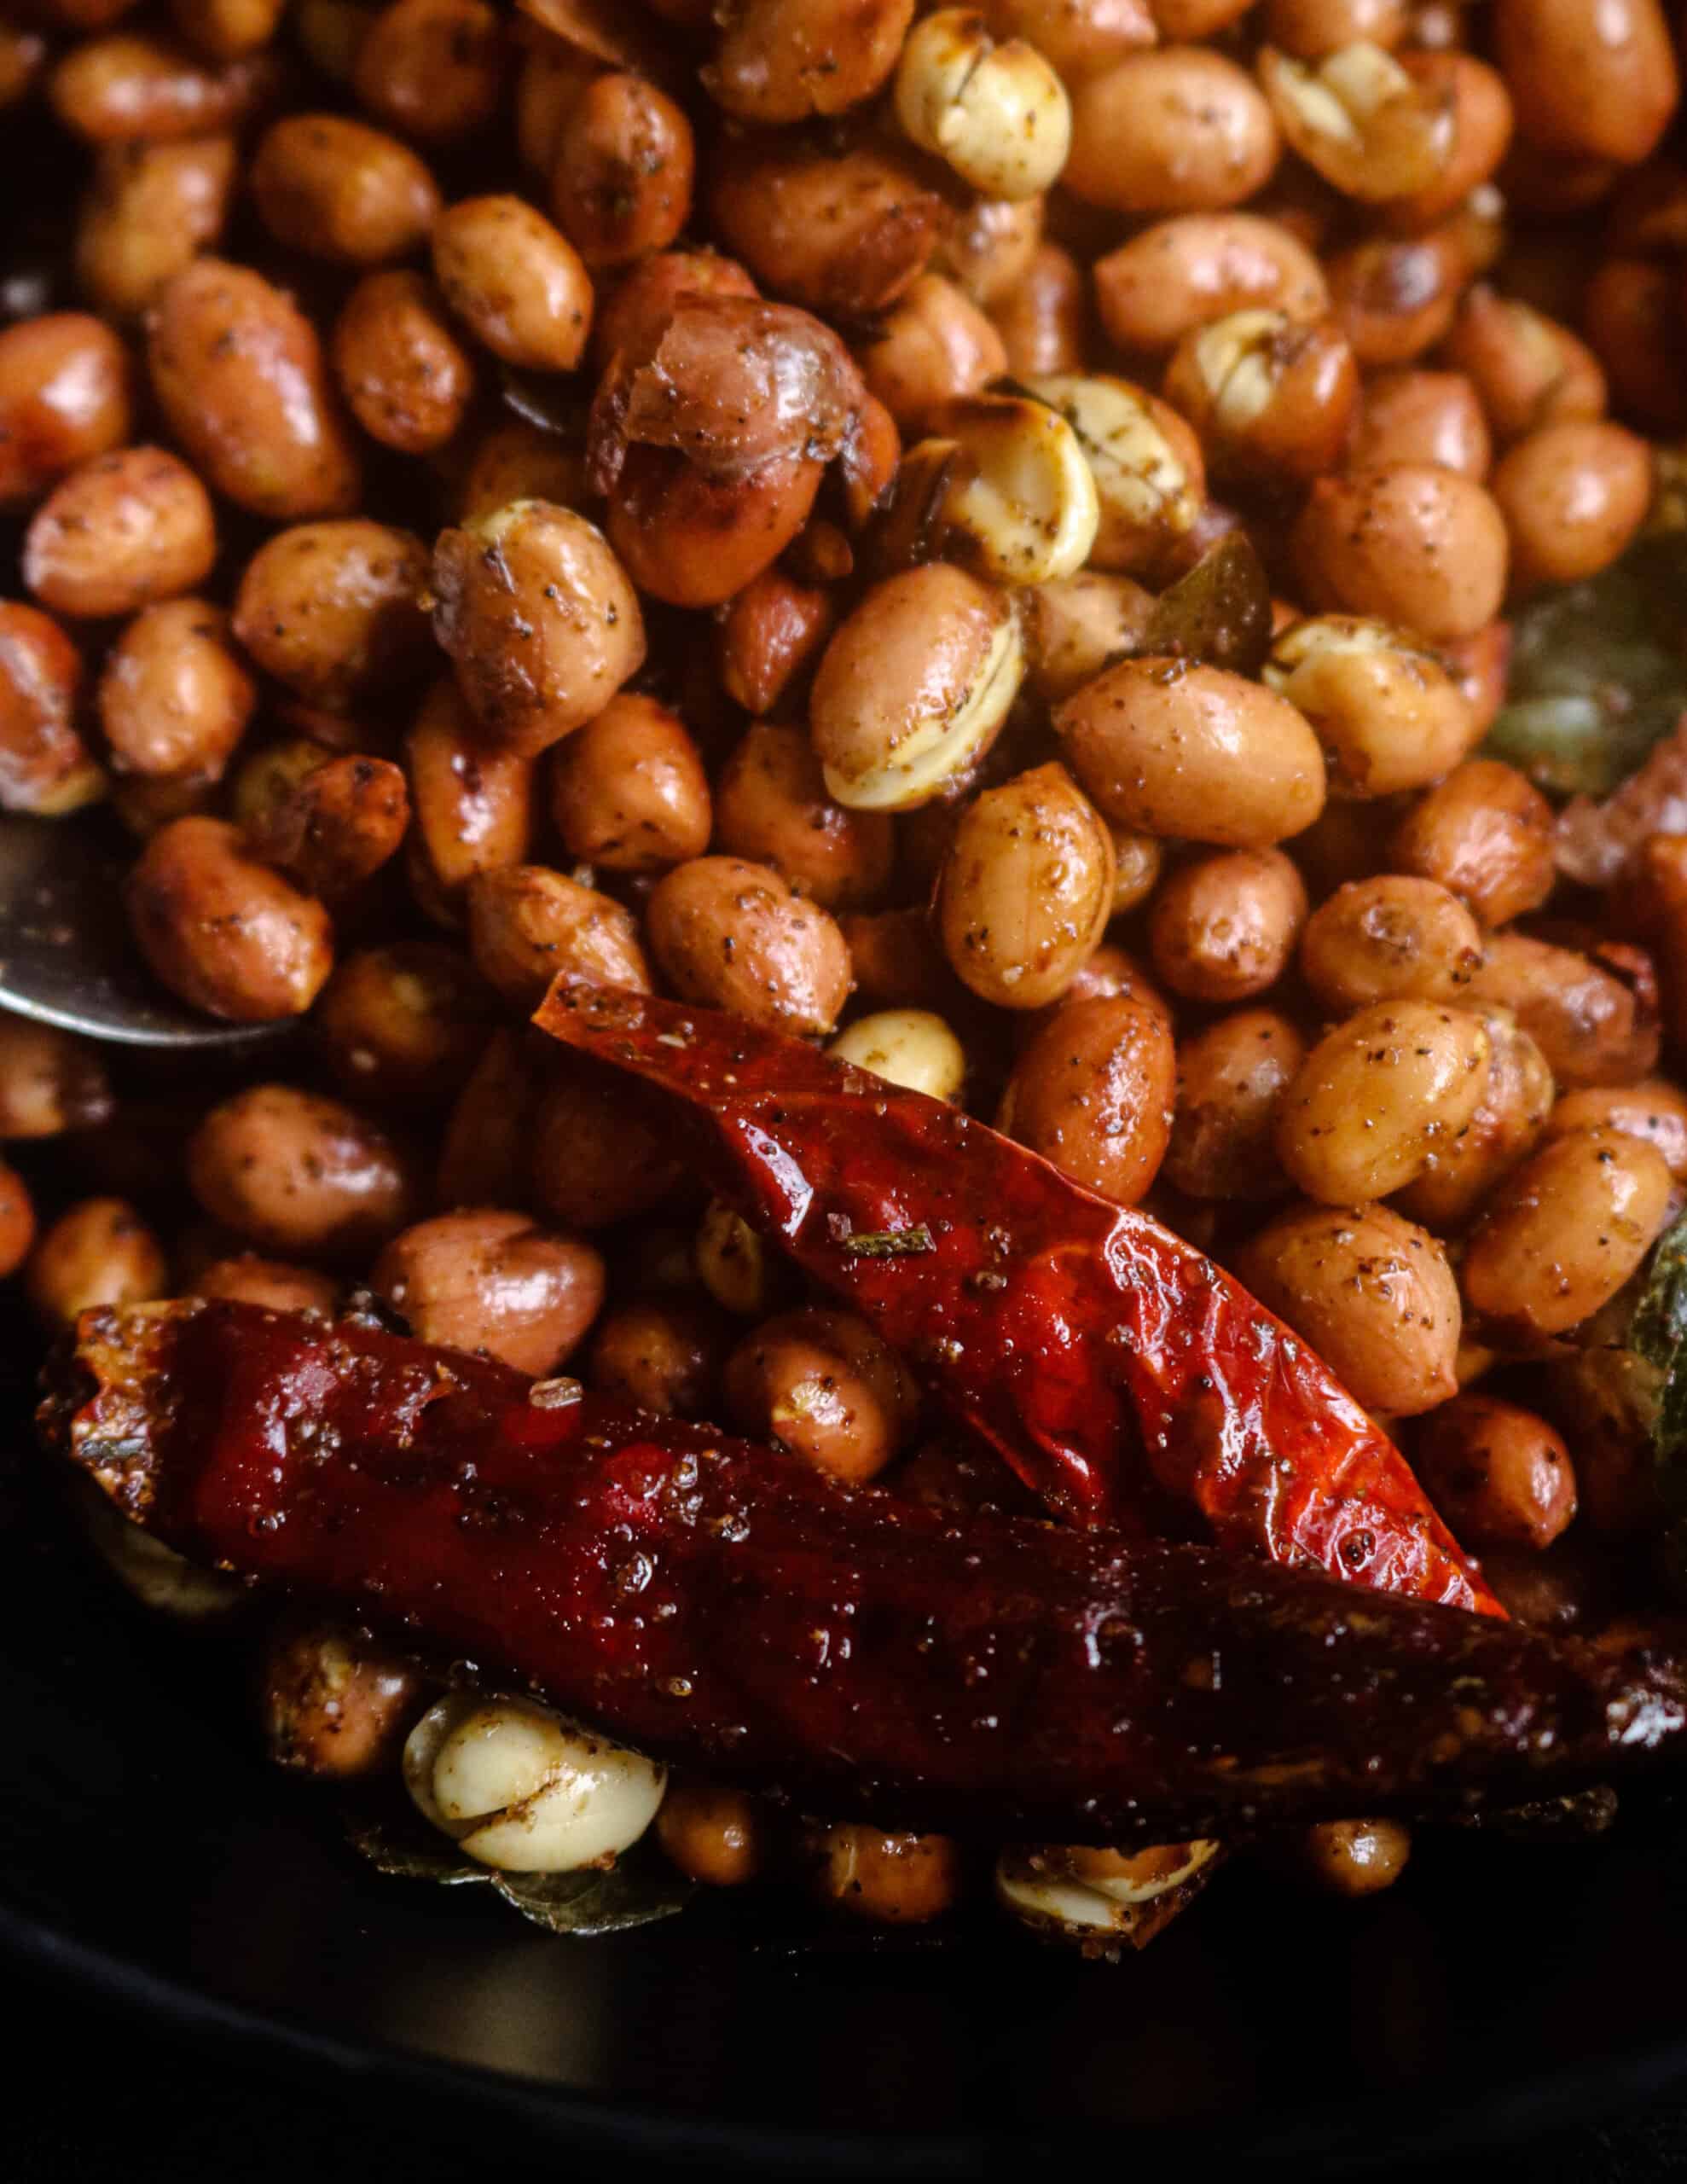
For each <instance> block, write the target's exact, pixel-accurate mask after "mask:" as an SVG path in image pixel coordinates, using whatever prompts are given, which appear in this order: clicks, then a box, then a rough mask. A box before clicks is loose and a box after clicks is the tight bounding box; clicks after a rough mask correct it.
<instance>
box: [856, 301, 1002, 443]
mask: <svg viewBox="0 0 1687 2184" xmlns="http://www.w3.org/2000/svg"><path fill="white" fill-rule="evenodd" d="M861 369H862V371H863V372H864V374H865V375H866V378H867V385H868V386H869V387H870V388H871V389H872V392H873V393H874V394H876V395H877V396H878V399H879V400H880V401H881V402H882V403H883V404H884V406H885V408H886V409H887V410H889V411H890V415H892V416H893V417H894V418H895V419H896V422H897V424H898V425H899V426H900V427H901V428H902V430H903V431H904V432H905V433H910V432H919V431H923V430H925V428H926V427H928V426H930V424H931V422H932V420H933V418H934V416H935V415H936V413H937V412H938V411H939V410H941V409H942V405H943V404H945V403H947V402H949V401H952V400H953V399H954V397H956V396H957V395H962V394H975V393H977V391H978V389H979V388H980V387H983V386H988V383H989V382H990V380H993V379H999V378H1000V376H1001V375H1002V374H1003V373H1004V372H1005V371H1006V369H1007V351H1006V350H1005V349H1004V348H1003V346H1002V342H1001V336H1000V334H998V333H997V332H996V329H995V328H994V326H993V325H992V324H991V323H990V322H989V320H988V318H986V317H985V316H984V314H983V311H980V310H979V308H978V306H977V304H975V303H971V302H970V301H969V300H968V299H967V298H966V296H965V295H964V294H963V293H962V292H961V290H960V289H959V288H956V286H955V285H954V282H953V281H946V280H944V279H943V278H942V276H941V275H939V274H936V273H922V274H921V275H920V276H919V278H918V279H917V280H916V281H915V282H913V286H912V287H911V288H909V289H908V292H907V294H906V295H905V296H902V297H901V298H900V299H898V300H897V301H896V303H895V304H894V305H892V306H891V308H890V311H889V312H888V313H887V315H886V317H885V318H884V322H883V323H882V324H881V326H880V328H879V329H878V332H877V333H876V334H875V335H874V337H873V339H872V340H871V341H870V342H869V343H867V346H865V347H864V348H863V349H862V351H861Z"/></svg>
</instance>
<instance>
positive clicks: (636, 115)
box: [551, 71, 696, 265]
mask: <svg viewBox="0 0 1687 2184" xmlns="http://www.w3.org/2000/svg"><path fill="white" fill-rule="evenodd" d="M695 161H696V152H695V148H694V146H693V142H692V132H691V124H690V122H689V121H687V119H686V117H685V114H684V113H683V111H682V110H681V108H680V107H677V106H675V103H674V102H673V101H672V100H671V99H670V98H669V97H668V96H666V94H665V93H664V92H662V91H659V90H658V89H657V88H656V86H655V84H649V83H646V81H645V80H644V78H642V77H640V76H634V75H629V74H626V73H622V72H620V71H614V72H612V73H609V74H606V75H602V76H595V77H594V78H593V79H592V80H591V82H590V83H589V84H587V86H586V88H585V90H583V92H582V93H581V95H580V96H579V98H578V99H577V101H576V102H575V103H574V106H573V107H572V108H571V111H570V113H569V117H568V126H567V127H566V129H565V131H563V133H562V136H561V137H560V138H559V141H558V145H557V157H556V165H555V166H554V168H553V170H552V172H551V211H552V213H553V214H554V217H555V219H556V223H557V225H558V226H559V228H560V229H562V231H563V233H564V235H566V236H567V238H568V240H569V241H570V242H571V243H572V244H573V246H574V247H575V249H576V250H577V251H578V252H579V253H580V255H581V257H582V258H583V259H584V260H585V262H586V264H588V265H623V264H627V263H628V262H629V260H630V259H633V258H642V257H644V256H645V254H646V252H649V251H652V250H666V249H667V247H668V246H669V245H670V243H671V242H672V241H673V240H674V238H675V236H676V235H678V234H679V232H680V230H681V228H683V227H684V226H685V224H686V220H687V216H688V215H689V213H690V212H691V193H692V180H693V168H694V166H695Z"/></svg>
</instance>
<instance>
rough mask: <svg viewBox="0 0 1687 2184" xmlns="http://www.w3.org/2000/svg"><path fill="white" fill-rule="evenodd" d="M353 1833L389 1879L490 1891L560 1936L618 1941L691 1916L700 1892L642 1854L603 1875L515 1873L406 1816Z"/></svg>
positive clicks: (387, 1817)
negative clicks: (632, 1930)
mask: <svg viewBox="0 0 1687 2184" xmlns="http://www.w3.org/2000/svg"><path fill="white" fill-rule="evenodd" d="M345 1833H346V1836H347V1838H348V1840H349V1841H350V1842H351V1845H352V1847H353V1849H354V1850H358V1851H361V1853H362V1856H364V1857H366V1858H367V1859H368V1861H369V1862H370V1864H371V1865H373V1866H375V1867H378V1868H379V1869H380V1872H382V1873H391V1874H393V1875H395V1876H396V1877H397V1878H398V1879H403V1880H426V1881H432V1882H433V1883H434V1885H436V1886H437V1887H441V1888H461V1887H467V1886H473V1885H479V1886H482V1887H485V1888H490V1890H491V1891H492V1892H493V1894H494V1895H495V1896H501V1897H502V1898H503V1900H504V1902H506V1903H507V1904H509V1905H510V1906H511V1908H513V1909H514V1910H517V1911H519V1912H520V1914H521V1915H522V1917H523V1918H524V1919H530V1920H532V1922H533V1924H534V1925H535V1926H543V1927H544V1928H545V1930H546V1931H547V1932H548V1933H553V1934H583V1935H587V1936H590V1935H594V1934H615V1933H621V1932H623V1931H625V1930H626V1929H628V1928H629V1927H631V1926H649V1925H650V1924H651V1922H652V1920H657V1919H670V1918H672V1917H673V1915H674V1914H675V1912H678V1911H683V1910H684V1909H685V1908H686V1905H687V1903H688V1902H690V1900H691V1898H692V1896H693V1895H694V1894H695V1893H696V1891H695V1890H694V1889H693V1886H692V1885H691V1883H690V1882H689V1881H687V1880H685V1879H682V1878H681V1875H680V1874H678V1873H675V1872H673V1871H672V1870H671V1869H670V1868H669V1867H665V1866H664V1864H663V1862H662V1861H661V1860H660V1859H659V1858H658V1857H657V1856H654V1855H653V1854H646V1853H642V1852H641V1851H639V1850H631V1851H629V1853H628V1854H627V1856H625V1857H624V1858H619V1859H617V1861H616V1862H615V1864H614V1865H612V1866H610V1867H606V1868H604V1869H602V1870H599V1869H597V1868H592V1869H590V1870H588V1871H586V1872H584V1873H500V1872H497V1871H496V1870H495V1869H494V1868H493V1867H490V1866H478V1865H476V1864H475V1863H474V1862H473V1860H472V1859H470V1858H465V1857H463V1856H461V1853H460V1852H459V1851H458V1850H456V1849H455V1846H454V1845H453V1844H451V1843H450V1842H449V1840H448V1839H447V1838H445V1837H443V1836H441V1835H437V1834H435V1833H433V1831H432V1829H430V1828H428V1827H426V1825H425V1824H424V1823H423V1822H421V1821H416V1822H415V1825H414V1826H411V1825H410V1824H409V1819H408V1816H407V1815H403V1814H397V1815H394V1814H391V1813H387V1812H383V1813H381V1814H380V1815H372V1814H369V1813H368V1812H362V1811H358V1812H354V1813H349V1814H348V1815H346V1821H345Z"/></svg>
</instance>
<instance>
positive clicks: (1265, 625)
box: [1143, 531, 1271, 675]
mask: <svg viewBox="0 0 1687 2184" xmlns="http://www.w3.org/2000/svg"><path fill="white" fill-rule="evenodd" d="M1143 650H1144V651H1145V653H1174V654H1175V655H1176V656H1177V657H1178V658H1179V659H1198V660H1204V661H1205V662H1206V664H1207V665H1209V667H1227V668H1229V669H1231V670H1232V672H1234V673H1235V674H1238V675H1255V674H1257V673H1258V672H1259V669H1260V665H1261V662H1262V661H1263V660H1264V659H1265V656H1266V654H1267V653H1268V652H1269V651H1270V650H1271V580H1270V578H1268V577H1267V574H1266V572H1265V565H1264V563H1263V562H1262V561H1261V560H1260V557H1259V555H1258V554H1257V553H1256V552H1255V549H1254V545H1253V542H1252V540H1251V539H1250V538H1249V537H1248V534H1247V533H1246V531H1226V533H1225V535H1224V536H1223V537H1221V538H1220V540H1219V541H1218V543H1217V544H1216V545H1215V546H1214V547H1213V548H1212V549H1210V550H1209V552H1207V553H1205V554H1203V555H1202V556H1201V558H1200V560H1199V561H1197V563H1196V564H1195V566H1194V567H1193V568H1192V569H1191V570H1190V571H1189V572H1188V573H1187V574H1186V575H1185V576H1181V577H1180V578H1178V580H1177V582H1176V583H1175V584H1173V585H1172V587H1171V588H1170V590H1168V591H1164V592H1162V594H1161V595H1160V600H1159V603H1158V605H1157V607H1155V610H1154V619H1153V620H1152V621H1151V623H1150V624H1149V627H1148V634H1147V636H1146V637H1145V641H1144V643H1143Z"/></svg>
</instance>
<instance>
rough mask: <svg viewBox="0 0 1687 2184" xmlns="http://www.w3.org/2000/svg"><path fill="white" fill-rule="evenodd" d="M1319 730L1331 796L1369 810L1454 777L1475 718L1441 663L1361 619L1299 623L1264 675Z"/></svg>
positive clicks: (1278, 646)
mask: <svg viewBox="0 0 1687 2184" xmlns="http://www.w3.org/2000/svg"><path fill="white" fill-rule="evenodd" d="M1263 675H1264V680H1265V682H1266V683H1267V687H1268V688H1271V689H1272V690H1275V691H1277V692H1278V693H1279V694H1281V695H1282V696H1283V697H1284V698H1286V699H1287V700H1289V702H1290V704H1291V705H1293V706H1295V707H1296V709H1297V710H1298V711H1299V712H1301V714H1302V715H1303V716H1304V717H1305V718H1306V719H1307V721H1308V722H1309V723H1311V726H1312V729H1313V733H1314V734H1315V735H1317V737H1318V740H1319V743H1320V744H1321V745H1322V746H1323V749H1324V757H1325V764H1326V766H1327V768H1328V771H1329V782H1330V794H1331V795H1332V796H1338V797H1354V798H1357V799H1361V800H1367V799H1373V798H1377V797H1384V796H1393V795H1394V794H1396V793H1398V792H1399V791H1400V790H1401V789H1408V788H1422V787H1423V786H1424V785H1425V784H1426V783H1427V782H1429V781H1436V780H1439V779H1440V778H1441V775H1444V774H1446V773H1449V772H1450V771H1451V770H1452V768H1453V767H1454V766H1455V765H1457V764H1458V761H1459V760H1460V759H1461V758H1463V757H1464V755H1465V753H1466V752H1467V751H1468V750H1469V749H1470V745H1471V743H1472V742H1473V741H1475V728H1474V726H1473V724H1472V721H1471V715H1470V707H1469V706H1468V705H1467V704H1466V703H1465V701H1464V695H1463V694H1462V692H1461V691H1460V690H1459V688H1458V685H1457V684H1456V683H1454V682H1453V680H1452V677H1451V676H1450V675H1449V674H1448V673H1447V671H1446V669H1445V668H1444V667H1443V666H1442V665H1441V661H1440V659H1438V658H1437V657H1436V655H1435V653H1432V652H1431V651H1429V648H1427V647H1426V646H1423V645H1421V644H1417V643H1414V642H1412V639H1411V638H1410V637H1408V636H1406V635H1404V634H1403V632H1402V631H1400V630H1398V629H1394V628H1391V627H1389V625H1388V624H1386V623H1383V622H1374V621H1363V620H1361V619H1359V618H1358V617H1356V616H1354V615H1345V614H1325V615H1319V616H1317V617H1315V618H1314V619H1311V620H1309V621H1305V622H1296V623H1291V624H1290V627H1289V628H1288V629H1287V630H1284V633H1283V635H1282V636H1280V637H1278V640H1277V642H1276V643H1275V644H1274V645H1273V646H1272V649H1271V654H1270V657H1269V658H1268V659H1267V662H1266V665H1265V668H1264V670H1263Z"/></svg>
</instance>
